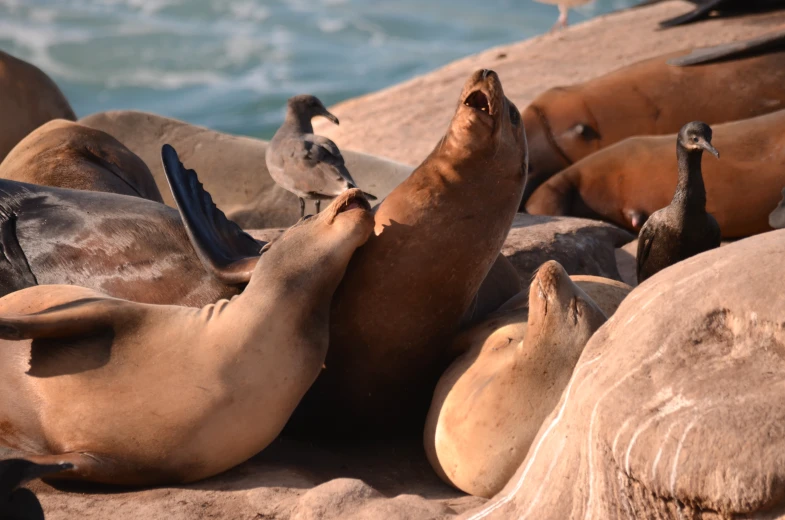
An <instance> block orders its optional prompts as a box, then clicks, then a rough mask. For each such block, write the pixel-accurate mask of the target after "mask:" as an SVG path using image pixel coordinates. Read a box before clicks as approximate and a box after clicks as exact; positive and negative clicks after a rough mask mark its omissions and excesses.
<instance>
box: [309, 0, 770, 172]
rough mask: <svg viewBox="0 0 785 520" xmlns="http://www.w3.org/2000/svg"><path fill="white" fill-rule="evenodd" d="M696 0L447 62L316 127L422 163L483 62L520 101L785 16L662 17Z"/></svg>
mask: <svg viewBox="0 0 785 520" xmlns="http://www.w3.org/2000/svg"><path fill="white" fill-rule="evenodd" d="M691 8H692V5H691V4H689V3H687V2H682V1H665V2H660V3H657V4H655V5H653V6H650V7H645V8H640V9H628V10H621V11H618V12H616V13H613V14H610V15H606V16H600V17H598V18H595V19H593V20H590V21H588V22H585V23H581V24H577V25H574V26H571V27H569V28H567V29H566V30H564V31H559V32H556V33H550V34H544V35H542V36H538V37H535V38H532V39H530V40H526V41H523V42H519V43H514V44H511V45H504V46H500V47H496V48H494V49H488V50H486V51H484V52H481V53H479V54H476V55H474V56H469V57H467V58H463V59H461V60H458V61H456V62H453V63H451V64H449V65H447V66H445V67H442V68H441V69H438V70H436V71H433V72H430V73H428V74H426V75H423V76H419V77H416V78H414V79H411V80H409V81H406V82H404V83H401V84H399V85H395V86H393V87H390V88H386V89H384V90H381V91H379V92H375V93H372V94H367V95H364V96H361V97H358V98H355V99H350V100H348V101H344V102H342V103H339V104H338V105H336V106H333V107H330V111H331V112H332V113H334V114H335V115H336V116H338V117H339V118H340V120H341V126H339V127H336V126H331V125H330V124H329V123H327V122H324V121H319V122H315V124H314V128H315V131H316V132H317V133H319V134H322V135H325V136H327V137H329V138H330V139H332V140H334V141H335V142H336V144H337V145H338V146H339V147H342V148H347V149H352V150H357V151H360V152H366V153H371V152H373V151H374V150H384V153H383V155H384V156H385V157H388V158H390V159H393V160H396V161H401V162H403V163H406V164H411V165H417V164H419V163H420V162H421V161H422V160H423V159H424V158H425V157H426V156H427V155H428V153H430V151H431V144H432V143H433V141H434V139H435V138H437V136H440V135H441V134H442V132H444V129H445V128H446V127H447V124H448V122H449V121H450V117H451V116H452V113H453V111H454V110H455V104H454V101H453V97H452V95H453V94H452V93H453V92H456V91H458V90H460V86H461V84H462V83H463V80H464V78H466V76H467V75H468V74H470V73H471V71H473V70H476V69H479V68H491V69H493V70H495V71H496V72H497V73H498V74H499V77H500V78H501V80H502V82H504V93H505V94H506V95H507V97H509V98H510V99H511V100H512V101H513V102H514V103H515V104H516V105H517V106H518V108H520V109H523V108H524V107H525V106H527V105H528V104H529V103H530V102H531V101H532V100H533V99H534V98H535V97H536V96H537V95H538V94H540V93H541V92H543V91H545V90H547V89H549V88H551V87H555V86H564V85H571V84H575V83H579V82H583V81H586V80H589V79H591V78H594V77H597V76H600V75H602V74H607V73H608V72H611V71H613V70H615V69H618V68H620V67H623V66H625V65H630V64H632V63H635V62H637V61H640V60H644V59H647V58H652V57H655V56H658V55H661V54H665V53H668V52H674V51H678V50H680V49H686V48H690V47H704V46H710V45H716V44H719V43H724V42H728V41H733V40H741V39H747V38H753V37H755V36H758V35H761V34H764V33H767V32H769V31H771V30H772V29H774V28H776V27H777V26H778V25H780V24H782V23H784V22H785V11H779V12H769V13H764V14H759V15H754V16H742V17H733V18H722V19H714V20H711V19H710V20H706V21H702V22H701V23H700V24H692V25H687V26H683V27H674V28H672V29H668V30H667V31H662V30H659V26H658V24H659V22H660V21H661V20H664V19H667V18H671V17H674V16H678V15H680V14H683V13H684V12H686V11H689V10H690V9H691Z"/></svg>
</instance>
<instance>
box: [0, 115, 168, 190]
mask: <svg viewBox="0 0 785 520" xmlns="http://www.w3.org/2000/svg"><path fill="white" fill-rule="evenodd" d="M0 178H2V179H9V180H12V181H18V182H29V183H30V184H40V185H42V186H52V187H55V188H70V189H74V190H87V191H103V192H106V193H119V194H121V195H130V196H132V197H142V198H145V199H149V200H154V201H156V202H161V203H163V198H162V197H161V193H160V192H159V191H158V187H157V186H156V185H155V179H153V175H152V173H150V170H149V169H148V168H147V165H146V164H145V163H144V162H143V161H142V160H141V159H140V158H139V157H137V156H136V155H135V154H134V153H133V152H131V151H130V150H129V149H128V148H126V147H125V146H123V145H122V143H120V142H119V141H117V140H116V139H115V138H114V137H112V136H110V135H109V134H107V133H104V132H102V131H100V130H93V129H92V128H88V127H86V126H82V125H80V124H78V123H73V122H71V121H65V120H63V119H56V120H54V121H50V122H48V123H46V124H44V125H43V126H41V127H39V128H38V129H36V130H35V131H34V132H32V133H31V134H30V135H28V136H27V137H25V138H24V139H23V140H22V141H21V142H20V143H19V144H18V145H16V146H15V147H14V149H13V150H11V153H9V154H8V156H7V157H6V158H5V160H4V161H3V162H2V163H1V164H0Z"/></svg>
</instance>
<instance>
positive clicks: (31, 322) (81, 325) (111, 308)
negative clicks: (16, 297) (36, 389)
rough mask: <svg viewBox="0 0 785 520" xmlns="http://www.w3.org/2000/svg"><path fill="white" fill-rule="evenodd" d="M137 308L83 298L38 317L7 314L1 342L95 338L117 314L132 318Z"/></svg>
mask: <svg viewBox="0 0 785 520" xmlns="http://www.w3.org/2000/svg"><path fill="white" fill-rule="evenodd" d="M76 289H78V288H76ZM134 305H138V304H135V303H132V302H127V301H124V300H115V299H114V298H81V299H77V300H74V301H71V302H69V303H66V304H63V305H57V306H55V307H52V308H51V309H46V310H45V311H41V312H37V313H35V314H4V315H2V316H0V339H6V340H12V341H17V340H23V339H45V338H65V337H70V336H76V335H80V334H92V333H94V332H95V331H96V330H98V329H101V328H108V327H112V325H113V324H114V321H115V311H121V312H124V313H125V314H128V313H129V312H131V311H130V310H129V309H130V308H132V307H133V306H134ZM121 321H122V320H121Z"/></svg>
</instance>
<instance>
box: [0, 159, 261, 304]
mask: <svg viewBox="0 0 785 520" xmlns="http://www.w3.org/2000/svg"><path fill="white" fill-rule="evenodd" d="M173 173H175V174H176V175H177V176H178V177H177V178H173V186H174V187H175V188H176V189H177V190H178V191H183V192H186V193H188V196H189V197H190V198H191V199H192V200H193V201H194V202H193V204H194V205H196V206H198V207H199V208H200V210H201V211H203V212H204V214H205V215H207V216H208V218H209V219H210V222H211V226H212V227H211V230H213V231H214V232H215V233H217V234H218V235H217V236H219V237H221V238H222V240H225V241H227V242H230V243H231V244H234V245H237V244H243V245H244V246H245V248H246V249H248V250H255V251H256V254H257V256H258V252H259V250H260V249H261V248H262V247H263V246H264V243H260V242H257V241H255V240H254V239H253V238H251V237H249V236H248V235H246V234H245V233H243V232H242V230H240V229H239V228H238V227H237V226H236V225H235V224H233V223H232V222H229V221H228V220H227V219H226V218H225V217H224V215H223V213H221V212H220V210H218V209H217V208H215V206H214V205H213V204H212V199H211V198H210V196H209V194H207V193H205V192H204V190H203V189H202V186H201V184H199V182H198V179H197V178H196V174H195V173H194V172H192V171H185V170H177V171H176V172H173ZM227 237H228V238H227ZM0 244H1V245H2V250H3V255H2V257H0V296H3V295H6V294H8V293H10V292H13V291H16V290H19V289H23V288H25V287H31V286H34V285H39V284H71V285H82V286H85V287H88V288H91V289H95V290H98V291H101V292H104V293H106V294H108V295H111V296H115V297H118V298H123V299H128V300H133V301H138V302H142V303H167V304H177V305H187V306H194V307H201V306H203V305H206V304H208V303H213V302H215V301H217V300H219V299H221V298H231V297H232V296H234V295H236V294H238V293H239V292H240V291H241V290H242V288H243V286H244V284H245V283H246V282H247V281H248V280H247V278H246V279H244V281H243V282H242V283H239V284H226V283H223V282H221V281H220V280H218V279H216V278H215V277H213V276H211V275H210V273H208V272H207V271H205V269H204V267H203V265H202V263H201V262H200V260H199V257H198V256H197V255H196V253H195V251H194V249H193V246H192V245H191V243H190V240H189V238H188V235H187V234H186V230H185V228H184V226H183V223H182V220H181V219H180V215H179V214H178V212H177V210H175V209H173V208H169V207H167V206H164V205H163V204H159V203H157V202H152V201H149V200H145V199H140V198H138V197H129V196H125V195H116V194H112V193H98V192H90V191H76V190H68V189H60V188H51V187H46V186H36V185H32V184H25V183H19V182H15V181H9V180H0Z"/></svg>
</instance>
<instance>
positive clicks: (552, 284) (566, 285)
mask: <svg viewBox="0 0 785 520" xmlns="http://www.w3.org/2000/svg"><path fill="white" fill-rule="evenodd" d="M607 319H608V318H607V316H605V314H604V313H603V312H602V310H600V308H599V307H598V306H597V304H596V303H594V301H593V300H592V299H591V298H590V297H589V296H587V295H586V293H585V292H583V290H581V288H580V287H578V286H577V285H575V283H574V282H573V281H572V280H571V279H570V276H569V275H568V274H567V272H566V271H565V270H564V268H563V267H562V266H561V264H559V263H558V262H556V261H553V260H550V261H548V262H546V263H544V264H542V266H540V268H539V269H538V270H537V273H536V274H535V275H534V280H532V283H531V286H530V288H529V328H528V331H527V343H528V342H529V341H530V340H534V341H544V342H547V343H549V344H556V345H559V346H560V348H570V347H575V348H583V346H584V345H585V344H586V342H587V341H589V338H591V336H592V334H594V332H595V331H596V330H597V329H598V328H600V326H601V325H602V324H603V323H605V321H607ZM568 338H569V339H570V340H571V341H570V342H566V341H565V340H567V339H568Z"/></svg>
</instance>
